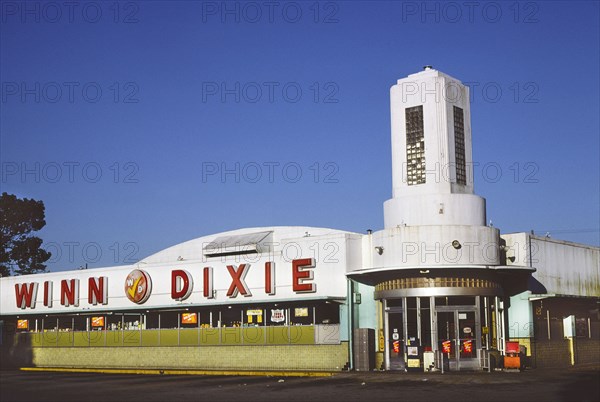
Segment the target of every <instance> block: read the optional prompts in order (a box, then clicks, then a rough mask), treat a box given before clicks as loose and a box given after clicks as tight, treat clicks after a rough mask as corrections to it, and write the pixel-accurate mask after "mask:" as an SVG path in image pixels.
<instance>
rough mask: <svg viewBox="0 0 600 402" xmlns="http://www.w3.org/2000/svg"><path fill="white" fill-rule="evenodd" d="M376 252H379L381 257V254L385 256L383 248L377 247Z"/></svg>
mask: <svg viewBox="0 0 600 402" xmlns="http://www.w3.org/2000/svg"><path fill="white" fill-rule="evenodd" d="M375 251H377V254H379V255H381V254H383V247H381V246H377V247H375Z"/></svg>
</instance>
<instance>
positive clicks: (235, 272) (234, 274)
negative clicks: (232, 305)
mask: <svg viewBox="0 0 600 402" xmlns="http://www.w3.org/2000/svg"><path fill="white" fill-rule="evenodd" d="M249 270H250V264H240V266H239V267H238V268H237V269H235V267H234V266H233V265H228V266H227V271H229V275H231V279H232V281H231V285H230V286H229V289H228V290H227V296H229V297H236V296H237V295H238V292H239V293H241V294H242V295H243V296H252V293H250V290H249V289H248V286H247V285H246V282H244V278H245V277H246V274H247V273H248V271H249Z"/></svg>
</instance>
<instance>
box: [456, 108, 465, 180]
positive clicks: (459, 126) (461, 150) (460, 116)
mask: <svg viewBox="0 0 600 402" xmlns="http://www.w3.org/2000/svg"><path fill="white" fill-rule="evenodd" d="M454 159H455V161H456V183H458V184H462V185H466V184H467V173H466V161H465V120H464V112H463V110H462V109H461V108H459V107H456V106H454Z"/></svg>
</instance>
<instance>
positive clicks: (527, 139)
mask: <svg viewBox="0 0 600 402" xmlns="http://www.w3.org/2000/svg"><path fill="white" fill-rule="evenodd" d="M467 3H468V2H467ZM468 4H472V6H466V5H465V3H463V2H428V3H423V2H412V1H408V2H407V1H404V2H403V1H397V2H385V1H379V2H377V1H376V2H361V1H352V2H344V1H341V2H312V1H311V2H285V1H284V2H271V3H257V2H249V3H248V2H225V3H222V2H201V1H168V2H167V1H132V2H128V1H123V2H118V3H117V2H112V1H111V2H102V1H90V2H82V3H79V4H77V5H76V6H67V5H65V3H63V2H51V3H48V2H36V1H29V2H10V1H1V2H0V5H1V8H0V18H1V20H0V60H1V64H0V74H1V77H0V81H1V82H2V98H1V103H0V107H1V109H0V118H1V121H0V130H1V139H0V146H1V149H0V156H1V162H2V171H1V178H0V179H1V181H0V185H1V187H2V191H7V192H9V193H14V194H17V195H18V196H21V197H29V198H35V199H39V200H43V201H44V203H45V205H46V221H47V226H46V227H45V228H44V229H43V230H42V231H41V232H40V235H41V237H42V238H43V239H44V241H45V243H46V245H47V246H48V249H49V250H50V251H51V252H53V253H54V256H53V258H52V259H51V261H50V264H49V268H50V269H51V270H52V271H59V270H67V269H74V268H77V267H79V266H81V265H85V264H86V263H88V264H89V266H90V267H97V266H110V265H117V264H123V263H128V262H133V261H137V260H139V259H141V258H143V257H145V256H147V255H149V254H152V253H154V252H157V251H159V250H161V249H163V248H166V247H168V246H170V245H173V244H177V243H179V242H182V241H185V240H189V239H192V238H196V237H199V236H202V235H207V234H211V233H218V232H221V231H225V230H230V229H236V228H243V227H252V226H270V225H306V226H321V227H332V228H337V229H344V230H350V231H356V232H365V231H366V230H367V229H373V230H377V229H381V228H382V227H383V207H382V204H383V202H384V201H385V200H387V199H388V198H390V197H391V160H390V153H391V151H390V117H389V88H390V86H391V85H393V84H394V83H395V82H396V80H397V79H399V78H403V77H405V76H406V75H408V74H411V73H414V72H417V71H419V70H421V68H422V66H423V65H426V64H430V65H433V66H434V68H436V69H439V70H441V71H443V72H445V73H447V74H449V75H452V76H454V77H456V78H458V79H460V80H462V81H463V82H465V83H469V85H470V86H471V90H472V103H471V114H472V127H473V153H474V160H475V162H476V163H478V165H477V166H475V168H474V173H475V191H476V193H477V194H479V195H481V196H483V197H485V198H486V199H487V209H488V219H491V220H492V221H493V224H494V226H496V227H499V228H500V229H501V231H502V232H503V233H508V232H516V231H529V230H531V229H534V230H536V232H538V233H542V234H545V233H546V232H547V231H550V233H551V236H552V237H555V238H560V239H565V240H571V241H577V242H583V243H588V244H595V245H598V244H599V243H600V240H599V232H598V228H599V221H600V216H599V205H600V200H599V198H600V188H599V182H600V178H599V176H600V174H599V169H600V166H599V149H600V145H599V132H600V127H599V113H598V110H599V109H600V107H599V106H600V105H599V95H598V94H599V76H600V66H599V49H600V45H599V36H600V30H599V17H598V15H599V3H598V2H554V1H553V2H543V1H540V2H485V1H484V2H472V3H468ZM469 7H471V8H469ZM223 169H226V170H227V171H228V172H229V173H227V172H226V174H224V175H223V174H222V173H223ZM499 169H500V170H501V173H500V170H499ZM236 172H237V173H236Z"/></svg>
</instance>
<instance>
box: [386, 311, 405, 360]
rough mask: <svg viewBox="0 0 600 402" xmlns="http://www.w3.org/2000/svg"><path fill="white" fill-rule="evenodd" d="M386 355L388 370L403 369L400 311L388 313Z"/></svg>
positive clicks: (402, 322)
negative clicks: (387, 357)
mask: <svg viewBox="0 0 600 402" xmlns="http://www.w3.org/2000/svg"><path fill="white" fill-rule="evenodd" d="M387 346H388V347H387V350H388V354H389V355H388V356H389V362H390V364H389V369H390V370H404V368H405V362H404V321H403V318H402V313H400V312H389V313H388V345H387Z"/></svg>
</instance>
